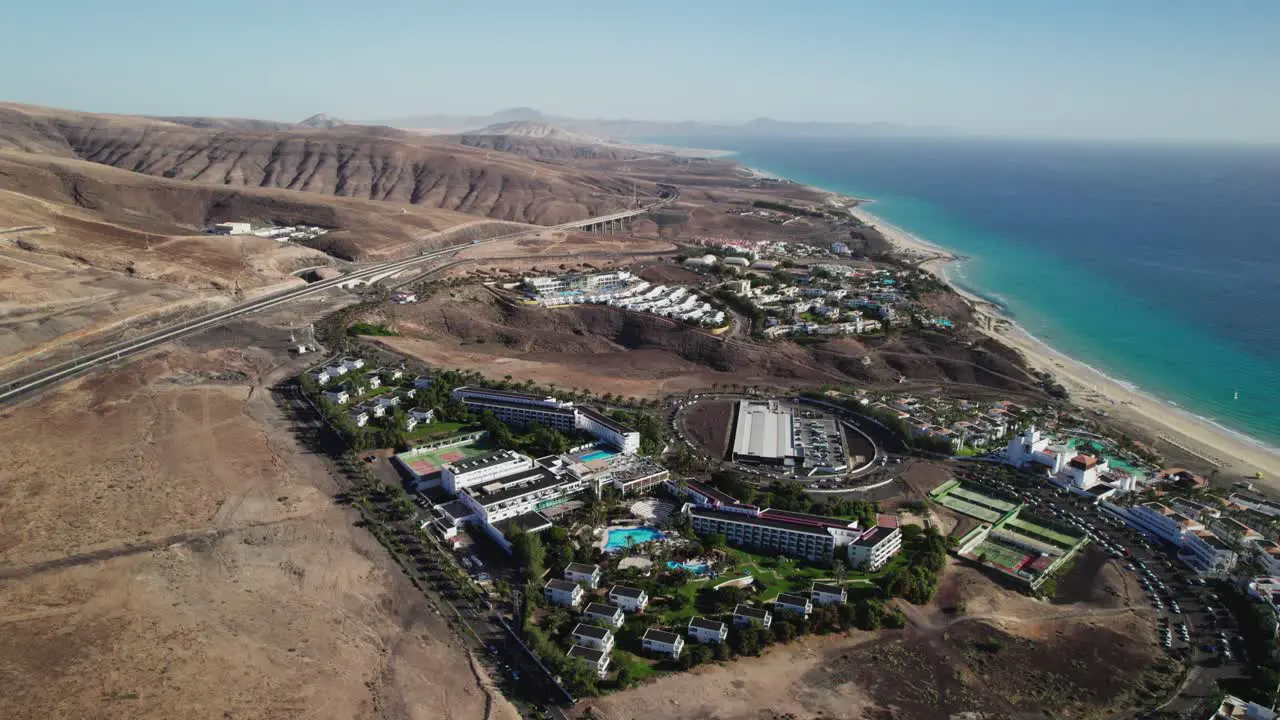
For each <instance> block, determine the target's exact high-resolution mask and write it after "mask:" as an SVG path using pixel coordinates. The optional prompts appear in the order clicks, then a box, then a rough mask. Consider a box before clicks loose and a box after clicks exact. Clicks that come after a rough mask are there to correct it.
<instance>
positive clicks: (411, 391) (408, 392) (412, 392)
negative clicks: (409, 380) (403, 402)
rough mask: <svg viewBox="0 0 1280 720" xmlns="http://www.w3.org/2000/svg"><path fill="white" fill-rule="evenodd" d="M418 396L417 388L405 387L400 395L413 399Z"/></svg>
mask: <svg viewBox="0 0 1280 720" xmlns="http://www.w3.org/2000/svg"><path fill="white" fill-rule="evenodd" d="M417 396H418V390H417V388H405V389H404V390H403V391H402V392H401V393H400V397H404V398H408V399H410V400H412V399H414V398H416V397H417Z"/></svg>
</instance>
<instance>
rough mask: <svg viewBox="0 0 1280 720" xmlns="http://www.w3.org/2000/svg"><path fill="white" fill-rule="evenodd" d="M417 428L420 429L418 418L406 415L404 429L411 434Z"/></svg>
mask: <svg viewBox="0 0 1280 720" xmlns="http://www.w3.org/2000/svg"><path fill="white" fill-rule="evenodd" d="M416 427H418V418H416V417H414V416H412V415H406V416H405V418H404V429H405V430H407V431H409V432H413V429H414V428H416Z"/></svg>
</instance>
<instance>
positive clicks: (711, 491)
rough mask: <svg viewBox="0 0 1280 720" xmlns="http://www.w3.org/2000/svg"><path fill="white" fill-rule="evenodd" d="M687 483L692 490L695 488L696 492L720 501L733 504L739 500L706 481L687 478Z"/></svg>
mask: <svg viewBox="0 0 1280 720" xmlns="http://www.w3.org/2000/svg"><path fill="white" fill-rule="evenodd" d="M685 484H686V485H688V486H689V489H690V490H693V491H694V492H697V493H700V494H702V495H705V496H707V497H709V498H711V499H712V500H715V501H717V502H720V503H723V504H726V505H732V504H734V503H736V502H738V499H737V498H735V497H733V496H731V495H727V494H725V493H722V492H720V491H719V490H717V489H715V488H713V487H711V486H710V485H707V484H705V483H700V482H698V481H697V480H687V481H685Z"/></svg>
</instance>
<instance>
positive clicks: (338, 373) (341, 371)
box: [324, 363, 347, 378]
mask: <svg viewBox="0 0 1280 720" xmlns="http://www.w3.org/2000/svg"><path fill="white" fill-rule="evenodd" d="M324 371H325V372H327V373H329V377H331V378H337V377H342V376H343V375H346V374H347V366H345V365H343V364H342V363H337V364H335V365H330V366H329V367H327V368H325V369H324Z"/></svg>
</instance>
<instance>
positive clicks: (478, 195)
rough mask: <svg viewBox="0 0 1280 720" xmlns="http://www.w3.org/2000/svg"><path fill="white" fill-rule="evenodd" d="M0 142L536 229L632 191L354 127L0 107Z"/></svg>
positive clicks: (596, 176)
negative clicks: (266, 126)
mask: <svg viewBox="0 0 1280 720" xmlns="http://www.w3.org/2000/svg"><path fill="white" fill-rule="evenodd" d="M538 142H551V141H546V140H539V141H538ZM5 148H9V149H14V150H20V151H23V152H28V153H37V154H43V155H51V156H54V157H61V158H72V159H80V160H88V161H90V162H95V163H99V164H102V165H110V166H112V167H116V168H121V169H124V170H130V171H133V172H137V173H143V174H146V175H156V176H161V177H165V178H170V179H175V180H185V181H194V182H199V183H211V184H218V185H228V186H233V187H254V188H278V189H285V190H300V191H304V192H310V193H318V194H323V195H334V196H339V197H346V198H360V199H365V200H379V201H388V202H395V203H404V204H410V205H425V206H428V207H437V208H443V209H447V210H456V211H460V212H464V213H468V214H472V215H478V216H481V217H488V218H493V219H498V220H508V221H515V222H527V223H535V224H544V225H550V224H556V223H561V222H565V221H568V220H574V219H578V218H583V217H589V216H592V215H598V214H604V213H608V212H611V211H614V210H617V209H619V208H620V207H622V206H623V202H624V201H623V198H624V197H629V196H630V193H631V184H630V182H629V181H624V180H622V179H620V178H617V177H614V176H611V175H610V174H605V173H587V172H583V171H579V170H573V169H567V168H563V167H548V166H547V165H545V164H542V163H535V162H532V161H530V160H527V159H524V158H521V157H517V156H515V155H511V154H505V155H497V154H494V153H491V152H486V150H485V149H483V148H471V147H466V146H465V144H459V143H456V142H451V141H449V140H447V139H441V138H431V137H425V136H422V135H420V134H414V133H409V132H405V131H401V130H395V129H392V128H382V127H369V126H358V125H342V126H339V127H336V128H334V129H330V130H316V129H311V128H305V129H293V130H286V131H256V130H254V131H250V130H239V129H237V130H220V129H214V128H209V127H196V126H194V125H192V124H186V125H184V124H180V123H178V122H173V121H166V120H157V119H152V118H140V117H130V116H121V115H95V114H91V113H80V112H71V111H63V110H53V109H48V108H38V107H31V106H22V105H0V149H5ZM493 149H497V148H493ZM555 152H557V153H560V152H562V151H561V150H560V149H559V148H557V149H556V151H555ZM0 187H2V186H0Z"/></svg>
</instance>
